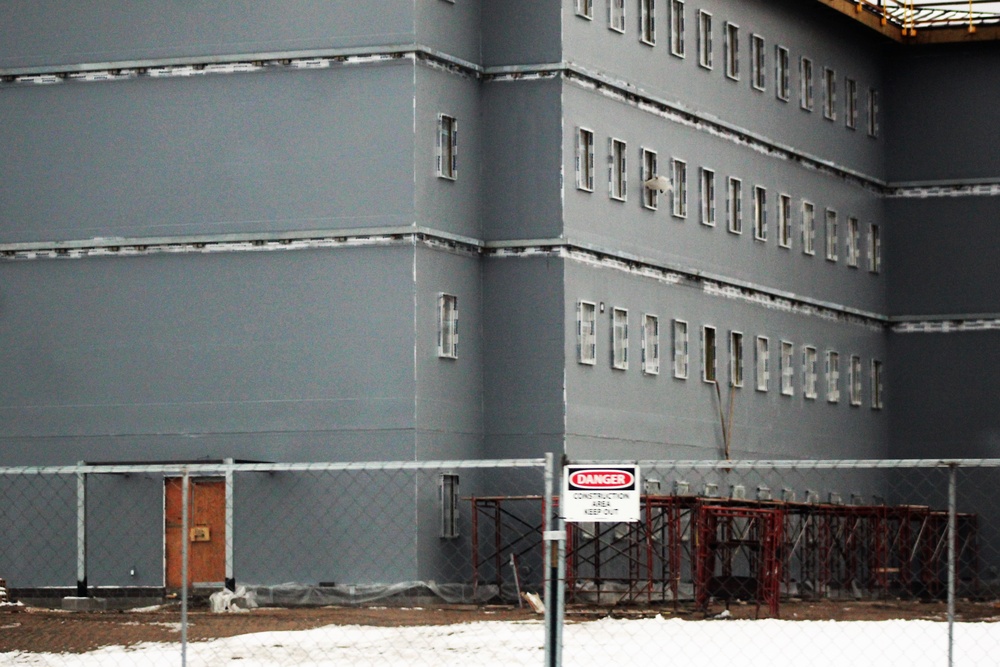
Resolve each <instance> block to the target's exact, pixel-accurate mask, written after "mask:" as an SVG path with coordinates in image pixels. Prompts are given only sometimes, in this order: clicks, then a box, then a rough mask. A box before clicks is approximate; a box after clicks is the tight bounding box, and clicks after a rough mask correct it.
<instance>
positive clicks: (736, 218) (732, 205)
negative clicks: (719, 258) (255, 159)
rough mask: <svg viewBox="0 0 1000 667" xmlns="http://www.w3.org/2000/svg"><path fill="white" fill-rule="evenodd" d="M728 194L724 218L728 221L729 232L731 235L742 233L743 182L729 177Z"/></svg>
mask: <svg viewBox="0 0 1000 667" xmlns="http://www.w3.org/2000/svg"><path fill="white" fill-rule="evenodd" d="M728 190H729V192H728V195H727V197H726V218H727V220H728V221H729V231H731V232H732V233H733V234H742V233H743V181H741V180H740V179H738V178H736V177H735V176H730V177H729V188H728Z"/></svg>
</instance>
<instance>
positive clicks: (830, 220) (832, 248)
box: [826, 208, 837, 262]
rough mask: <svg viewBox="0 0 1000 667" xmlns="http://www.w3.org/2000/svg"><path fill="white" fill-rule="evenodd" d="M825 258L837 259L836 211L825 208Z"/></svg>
mask: <svg viewBox="0 0 1000 667" xmlns="http://www.w3.org/2000/svg"><path fill="white" fill-rule="evenodd" d="M826 258H827V259H828V260H830V261H831V262H836V261H837V212H836V211H834V210H832V209H829V208H828V209H826Z"/></svg>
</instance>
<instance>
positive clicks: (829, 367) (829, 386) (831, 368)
mask: <svg viewBox="0 0 1000 667" xmlns="http://www.w3.org/2000/svg"><path fill="white" fill-rule="evenodd" d="M826 402H827V403H839V402H840V353H839V352H837V351H836V350H827V351H826Z"/></svg>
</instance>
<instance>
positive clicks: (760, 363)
mask: <svg viewBox="0 0 1000 667" xmlns="http://www.w3.org/2000/svg"><path fill="white" fill-rule="evenodd" d="M769 343H770V341H768V339H767V337H766V336H757V345H756V350H755V351H756V356H755V358H754V366H755V368H756V370H757V373H756V375H757V378H756V379H757V391H767V385H768V384H769V383H770V380H771V358H770V354H769V352H768V345H769Z"/></svg>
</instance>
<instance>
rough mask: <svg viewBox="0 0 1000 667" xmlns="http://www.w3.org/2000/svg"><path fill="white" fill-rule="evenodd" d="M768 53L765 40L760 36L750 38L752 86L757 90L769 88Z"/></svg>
mask: <svg viewBox="0 0 1000 667" xmlns="http://www.w3.org/2000/svg"><path fill="white" fill-rule="evenodd" d="M766 68H767V53H766V52H765V50H764V38H763V37H761V36H760V35H751V36H750V85H752V86H753V88H754V89H755V90H761V91H763V90H765V89H766V88H767V70H766Z"/></svg>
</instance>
